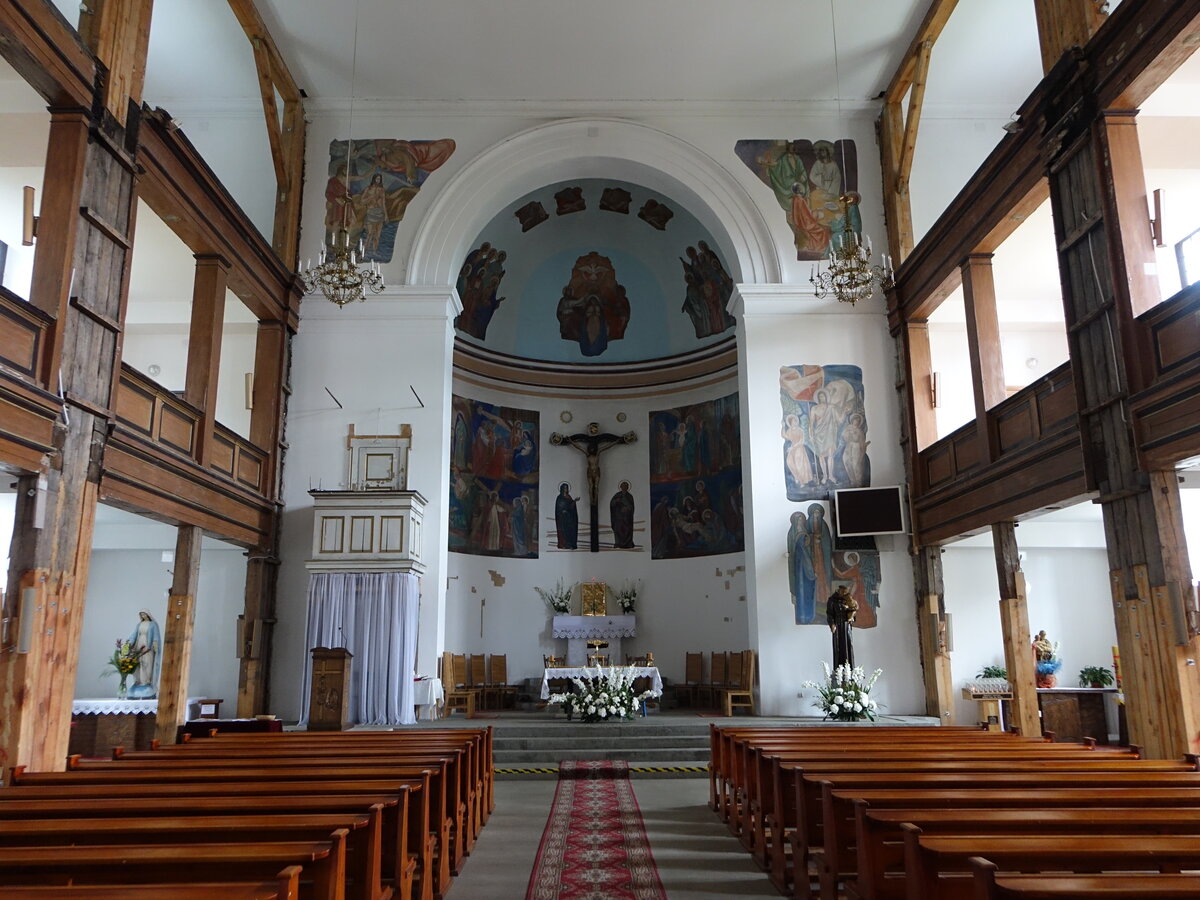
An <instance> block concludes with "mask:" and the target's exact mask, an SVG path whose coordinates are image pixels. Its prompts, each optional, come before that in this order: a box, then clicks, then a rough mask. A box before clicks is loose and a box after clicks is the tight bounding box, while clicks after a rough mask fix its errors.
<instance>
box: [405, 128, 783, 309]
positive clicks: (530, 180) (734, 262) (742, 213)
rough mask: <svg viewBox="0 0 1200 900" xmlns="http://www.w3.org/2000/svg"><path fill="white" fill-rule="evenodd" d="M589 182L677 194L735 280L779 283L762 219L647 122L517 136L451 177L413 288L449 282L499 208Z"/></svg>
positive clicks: (708, 167) (413, 274)
mask: <svg viewBox="0 0 1200 900" xmlns="http://www.w3.org/2000/svg"><path fill="white" fill-rule="evenodd" d="M589 177H590V178H615V179H620V180H623V181H629V182H633V183H637V184H642V185H644V186H645V187H648V188H650V189H652V190H655V191H658V192H660V193H662V194H664V195H666V196H669V197H674V198H676V199H677V200H678V201H679V202H681V203H683V204H685V205H686V206H687V207H688V208H689V209H690V210H691V212H692V214H693V215H695V216H696V218H697V219H698V220H699V221H700V223H701V224H702V225H703V226H704V227H705V228H707V229H708V230H709V231H710V232H711V233H712V235H713V236H714V239H715V240H716V241H717V243H718V245H719V248H720V250H721V253H722V255H723V256H724V258H725V259H726V260H727V261H728V263H729V267H730V275H731V276H732V277H733V279H734V281H735V282H738V283H742V284H773V283H778V282H779V280H780V264H779V257H778V254H777V252H776V248H775V245H774V243H773V242H772V240H771V235H770V230H769V228H768V226H767V223H766V220H765V219H764V218H763V216H762V213H761V211H760V210H759V209H758V207H757V206H756V205H755V204H754V202H753V201H752V200H751V198H750V197H749V195H748V194H747V193H746V192H745V190H744V189H743V188H742V187H741V185H740V184H738V182H737V181H736V180H735V179H734V178H733V177H732V176H731V175H730V173H729V172H728V171H727V170H725V169H724V168H723V167H722V166H720V165H719V164H718V163H717V162H716V161H715V160H714V159H712V158H711V157H710V156H708V155H707V154H705V153H704V152H702V151H701V150H699V149H697V148H696V147H693V146H692V145H690V144H688V143H686V142H685V141H681V140H680V139H678V138H676V137H673V136H671V135H669V134H666V133H665V132H662V131H659V130H657V129H655V128H650V127H648V126H646V125H640V124H636V123H632V122H624V121H617V120H610V119H572V120H569V121H565V122H555V123H552V124H549V125H542V126H538V127H536V128H531V129H529V130H527V131H524V132H521V133H519V134H516V135H514V136H513V137H511V138H509V139H508V140H505V141H502V142H500V143H498V144H496V145H495V146H493V147H491V148H489V149H488V150H486V151H484V152H483V153H481V154H480V155H479V156H477V157H476V158H475V159H474V160H472V161H471V162H470V163H468V164H467V165H466V166H465V167H464V168H463V169H462V170H461V171H459V172H458V174H457V175H455V176H454V178H453V179H452V180H451V182H450V183H449V184H448V185H447V186H446V188H445V189H444V190H443V191H442V192H441V193H440V194H439V196H438V198H437V199H436V200H435V201H434V203H433V205H432V206H431V207H430V210H429V212H428V214H426V216H425V218H424V219H423V220H422V222H421V223H420V226H419V227H418V229H417V234H416V238H415V240H414V243H413V250H412V254H411V256H410V257H409V266H408V280H409V284H412V285H429V286H432V285H445V284H453V283H454V282H455V280H456V279H457V276H458V272H459V268H460V267H461V266H462V261H463V259H464V258H465V257H466V255H467V253H468V252H469V250H470V242H471V240H472V239H473V238H474V237H475V236H476V235H477V234H479V233H480V231H481V230H482V229H483V228H484V226H485V225H486V224H487V223H488V221H489V220H490V219H491V218H492V216H493V215H495V212H496V210H497V209H500V208H502V207H503V206H505V205H507V204H508V203H510V202H512V201H513V200H515V199H516V198H518V197H521V196H522V195H524V194H527V193H529V192H530V191H533V190H535V189H537V188H539V187H541V186H542V185H545V184H548V183H551V182H555V181H565V180H568V179H572V178H589Z"/></svg>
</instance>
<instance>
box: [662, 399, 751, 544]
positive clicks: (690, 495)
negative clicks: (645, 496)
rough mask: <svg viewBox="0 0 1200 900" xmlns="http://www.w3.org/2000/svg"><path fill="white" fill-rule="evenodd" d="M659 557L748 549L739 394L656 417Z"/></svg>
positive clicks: (665, 411)
mask: <svg viewBox="0 0 1200 900" xmlns="http://www.w3.org/2000/svg"><path fill="white" fill-rule="evenodd" d="M650 441H651V445H650V507H651V509H650V538H651V557H652V558H653V559H679V558H682V557H689V556H711V555H714V554H718V553H732V552H736V551H740V550H742V549H744V547H745V539H744V520H743V514H742V458H741V429H740V423H739V418H738V396H737V394H730V395H729V396H727V397H720V398H718V399H715V400H708V401H705V402H703V403H696V404H692V405H690V406H681V407H678V408H676V409H665V410H657V411H653V412H651V413H650Z"/></svg>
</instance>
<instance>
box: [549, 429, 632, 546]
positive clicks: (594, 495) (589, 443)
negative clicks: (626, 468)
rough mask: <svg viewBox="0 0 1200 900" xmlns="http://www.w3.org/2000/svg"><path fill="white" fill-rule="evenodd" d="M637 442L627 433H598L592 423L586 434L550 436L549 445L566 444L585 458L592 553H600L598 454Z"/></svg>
mask: <svg viewBox="0 0 1200 900" xmlns="http://www.w3.org/2000/svg"><path fill="white" fill-rule="evenodd" d="M636 440H637V434H635V433H634V432H632V431H627V432H625V433H624V434H609V433H608V432H607V431H605V432H603V433H602V432H601V431H600V424H599V423H598V422H592V423H591V424H589V425H588V427H587V434H584V433H582V432H580V433H579V434H559V433H558V432H557V431H556V432H554V433H553V434H552V435H550V443H552V444H554V445H556V446H561V445H562V444H567V445H568V446H571V447H574V448H575V449H576V450H578V451H579V452H580V453H582V454H583V455H584V456H585V457H586V458H587V482H588V501H589V502H590V503H591V512H592V526H591V527H592V547H591V550H592V552H593V553H599V552H600V454H601V453H603V452H604V451H605V450H608V449H609V448H610V447H615V446H616V445H617V444H632V443H633V442H634V441H636Z"/></svg>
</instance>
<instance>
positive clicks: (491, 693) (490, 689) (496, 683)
mask: <svg viewBox="0 0 1200 900" xmlns="http://www.w3.org/2000/svg"><path fill="white" fill-rule="evenodd" d="M483 697H484V706H487V707H488V708H489V709H511V708H515V707H516V705H517V686H516V685H515V684H509V683H508V655H507V654H504V653H493V654H492V655H491V656H489V657H488V679H487V687H485V688H484V689H483ZM492 703H495V706H492V705H491V704H492Z"/></svg>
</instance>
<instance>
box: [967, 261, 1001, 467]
mask: <svg viewBox="0 0 1200 900" xmlns="http://www.w3.org/2000/svg"><path fill="white" fill-rule="evenodd" d="M962 285H963V306H964V307H965V308H966V314H967V351H968V353H969V354H970V359H971V386H972V390H973V393H974V397H975V424H976V428H977V429H978V434H979V439H980V449H981V450H982V451H983V452H985V453H986V454H987V456H986V459H987V460H988V461H990V460H992V459H994V458H995V456H996V452H997V448H996V447H995V446H994V445H993V442H992V441H991V440H990V436H989V430H988V410H990V409H992V407H994V406H996V405H997V404H999V403H1000V402H1001V401H1002V400H1004V398H1005V387H1004V359H1003V357H1002V355H1001V352H1000V349H1001V348H1000V316H999V314H998V313H997V311H996V285H995V281H994V280H993V278H992V255H991V254H990V253H972V254H971V255H970V256H968V257H967V259H966V261H965V262H964V263H963V264H962Z"/></svg>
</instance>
